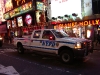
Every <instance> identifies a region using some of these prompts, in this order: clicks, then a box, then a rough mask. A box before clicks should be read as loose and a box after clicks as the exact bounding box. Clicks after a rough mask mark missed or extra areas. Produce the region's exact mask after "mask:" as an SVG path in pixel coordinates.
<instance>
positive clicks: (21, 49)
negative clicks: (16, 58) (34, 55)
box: [17, 44, 24, 54]
mask: <svg viewBox="0 0 100 75" xmlns="http://www.w3.org/2000/svg"><path fill="white" fill-rule="evenodd" d="M17 51H18V53H20V54H23V53H24V49H23V46H22V45H21V44H19V45H18V46H17Z"/></svg>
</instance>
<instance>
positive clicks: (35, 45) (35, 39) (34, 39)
mask: <svg viewBox="0 0 100 75" xmlns="http://www.w3.org/2000/svg"><path fill="white" fill-rule="evenodd" d="M40 35H41V30H36V31H35V32H34V34H33V36H31V45H30V47H31V49H34V50H39V49H40V47H39V45H40Z"/></svg>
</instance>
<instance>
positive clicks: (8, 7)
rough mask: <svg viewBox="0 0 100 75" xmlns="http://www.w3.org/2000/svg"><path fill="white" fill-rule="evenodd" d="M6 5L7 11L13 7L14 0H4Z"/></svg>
mask: <svg viewBox="0 0 100 75" xmlns="http://www.w3.org/2000/svg"><path fill="white" fill-rule="evenodd" d="M4 5H5V12H7V11H10V10H12V9H13V3H12V0H4Z"/></svg>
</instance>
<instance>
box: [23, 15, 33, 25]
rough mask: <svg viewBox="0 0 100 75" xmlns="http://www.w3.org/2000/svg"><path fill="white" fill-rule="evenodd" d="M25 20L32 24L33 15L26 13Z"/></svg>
mask: <svg viewBox="0 0 100 75" xmlns="http://www.w3.org/2000/svg"><path fill="white" fill-rule="evenodd" d="M25 22H26V24H27V25H31V23H32V17H31V15H29V14H27V15H26V17H25Z"/></svg>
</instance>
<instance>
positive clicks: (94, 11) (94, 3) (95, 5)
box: [92, 0, 100, 14]
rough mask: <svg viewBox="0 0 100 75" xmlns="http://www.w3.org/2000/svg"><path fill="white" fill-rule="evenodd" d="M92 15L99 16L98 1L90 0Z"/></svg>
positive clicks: (99, 0)
mask: <svg viewBox="0 0 100 75" xmlns="http://www.w3.org/2000/svg"><path fill="white" fill-rule="evenodd" d="M92 8H93V14H100V0H92Z"/></svg>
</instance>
